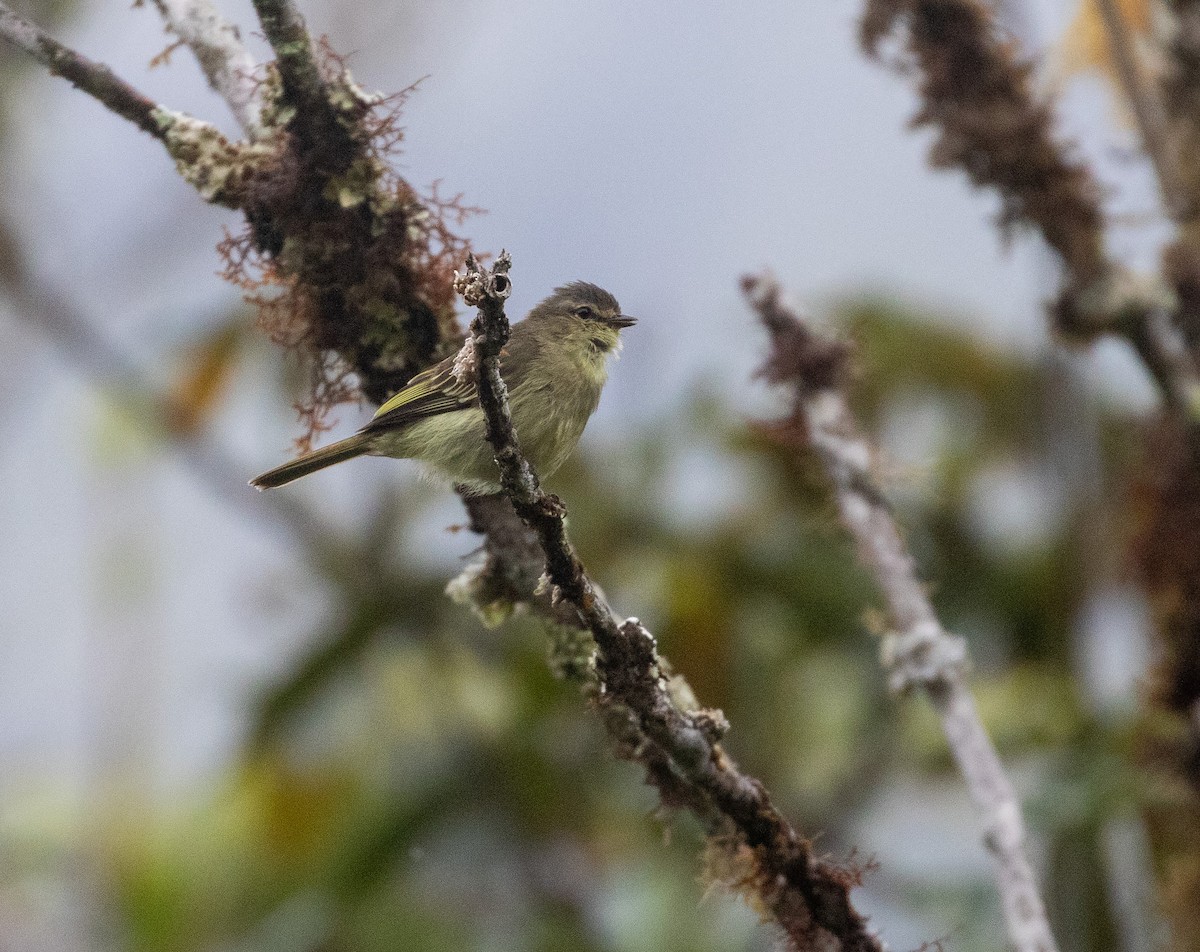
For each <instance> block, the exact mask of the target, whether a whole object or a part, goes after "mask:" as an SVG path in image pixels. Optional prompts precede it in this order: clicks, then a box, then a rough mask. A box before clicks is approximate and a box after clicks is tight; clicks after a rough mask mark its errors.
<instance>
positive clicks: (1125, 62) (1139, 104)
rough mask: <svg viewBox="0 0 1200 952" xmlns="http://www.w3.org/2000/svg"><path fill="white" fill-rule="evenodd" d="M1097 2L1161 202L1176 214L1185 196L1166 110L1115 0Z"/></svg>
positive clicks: (1183, 205) (1183, 210)
mask: <svg viewBox="0 0 1200 952" xmlns="http://www.w3.org/2000/svg"><path fill="white" fill-rule="evenodd" d="M1096 5H1097V6H1098V7H1099V9H1100V16H1101V18H1102V19H1103V20H1104V29H1105V32H1106V33H1107V34H1108V47H1109V49H1110V50H1111V51H1112V61H1113V65H1114V66H1115V67H1116V70H1117V78H1118V79H1119V80H1120V83H1121V87H1122V88H1123V89H1124V90H1125V96H1126V97H1127V98H1128V99H1129V105H1130V107H1131V108H1132V109H1133V119H1134V122H1136V123H1137V127H1138V133H1139V134H1140V135H1141V138H1142V145H1143V146H1144V147H1145V149H1146V155H1147V156H1149V158H1150V163H1151V164H1152V165H1153V166H1154V172H1155V175H1156V176H1157V178H1158V187H1159V189H1160V190H1161V192H1162V197H1163V203H1164V204H1165V205H1166V207H1167V209H1168V210H1169V211H1170V213H1171V215H1172V217H1178V216H1180V215H1182V214H1185V213H1186V212H1187V207H1188V198H1187V195H1186V194H1185V192H1184V190H1183V185H1182V183H1181V182H1180V179H1179V172H1178V170H1177V169H1176V168H1175V163H1174V161H1173V157H1172V155H1171V148H1170V142H1169V140H1168V133H1167V116H1166V112H1165V111H1164V110H1163V107H1162V102H1161V101H1160V100H1159V99H1158V97H1157V96H1156V95H1155V92H1156V90H1153V89H1152V87H1151V85H1150V84H1149V83H1148V82H1147V81H1146V76H1145V73H1144V71H1143V70H1142V68H1141V66H1140V64H1139V63H1138V61H1137V54H1136V51H1135V50H1134V47H1133V44H1134V38H1133V35H1132V34H1131V32H1130V29H1129V24H1127V23H1126V22H1125V17H1124V16H1123V15H1122V14H1121V10H1120V7H1119V6H1118V5H1117V2H1116V0H1096Z"/></svg>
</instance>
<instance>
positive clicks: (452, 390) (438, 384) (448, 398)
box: [362, 357, 477, 433]
mask: <svg viewBox="0 0 1200 952" xmlns="http://www.w3.org/2000/svg"><path fill="white" fill-rule="evenodd" d="M453 370H454V358H453V357H448V358H447V359H445V360H443V361H442V362H441V363H438V364H434V365H433V366H432V367H429V368H428V369H426V370H422V371H421V372H420V373H419V374H417V375H416V376H415V377H413V378H412V380H410V381H409V382H408V386H406V387H405V388H404V389H403V390H401V391H400V392H398V393H396V394H394V395H393V396H392V397H391V398H390V399H388V401H387V402H386V403H384V404H383V406H381V407H380V408H379V409H378V410H377V411H376V413H375V416H374V417H373V418H372V419H371V422H370V423H368V424H367V425H366V426H365V427H363V429H362V432H364V433H377V432H379V431H381V430H395V429H399V428H400V427H403V426H407V425H408V424H410V423H413V422H415V421H417V420H423V419H426V418H427V417H431V416H437V415H438V414H439V413H452V412H453V411H455V410H464V409H466V408H467V407H470V406H473V405H474V404H475V403H476V402H477V396H476V392H475V381H474V380H473V379H470V375H467V374H464V375H463V376H464V377H467V378H468V379H465V380H459V379H458V378H457V377H456V376H455V375H454V373H453Z"/></svg>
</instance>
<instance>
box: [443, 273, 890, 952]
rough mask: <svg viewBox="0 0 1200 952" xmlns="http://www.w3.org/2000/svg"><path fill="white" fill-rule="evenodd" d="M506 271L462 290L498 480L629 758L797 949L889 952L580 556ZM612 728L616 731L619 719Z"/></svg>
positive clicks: (465, 283)
mask: <svg viewBox="0 0 1200 952" xmlns="http://www.w3.org/2000/svg"><path fill="white" fill-rule="evenodd" d="M509 266H510V259H509V257H508V255H507V254H501V256H500V257H499V259H497V261H496V263H495V265H494V266H493V267H492V268H491V269H489V270H487V271H485V270H483V269H481V268H480V267H479V265H478V264H477V263H476V262H475V260H474V259H473V258H470V259H468V263H467V271H466V274H465V275H462V276H460V277H459V278H458V279H457V280H456V289H457V290H458V291H459V292H460V293H462V294H463V296H464V299H465V300H466V301H467V303H468V304H471V305H475V306H477V307H478V308H479V313H478V315H477V316H476V318H475V320H474V321H473V322H472V324H471V331H472V335H473V341H474V347H475V353H476V355H477V360H478V373H479V396H480V404H481V405H482V407H483V410H484V413H485V416H486V418H487V435H488V441H489V442H490V443H491V445H492V447H493V449H494V450H495V453H496V462H497V463H498V465H499V467H500V472H501V484H502V486H503V487H504V491H505V493H506V495H507V496H508V498H509V500H510V501H511V502H512V506H513V508H514V509H515V510H516V512H517V513H518V514H519V515H520V516H521V518H522V519H523V520H525V522H526V523H527V524H528V525H529V526H530V528H532V529H533V531H534V532H535V533H536V535H537V538H538V541H539V543H540V546H541V549H542V552H543V553H544V556H545V566H546V575H547V580H548V582H549V584H550V585H551V586H553V591H554V593H555V595H556V597H557V598H558V599H559V600H560V601H561V602H565V603H567V604H569V605H570V606H572V608H573V609H574V611H575V612H576V613H577V614H578V616H579V619H580V620H581V622H582V623H583V624H584V625H585V626H586V628H587V630H588V631H590V632H591V634H592V636H593V637H594V638H595V642H596V647H597V654H596V658H595V670H596V674H597V675H598V677H599V681H600V691H599V697H598V704H599V706H600V707H601V712H602V714H604V712H605V711H606V710H607V711H610V712H611V711H612V709H613V708H617V709H624V710H625V711H626V712H627V713H628V714H629V715H630V716H631V717H632V719H633V721H634V724H635V726H636V729H637V730H638V731H639V733H640V735H641V737H642V739H643V740H642V743H641V744H640V745H639V749H637V750H635V751H631V752H628V753H629V755H630V756H632V757H633V758H634V759H637V760H638V761H639V762H641V763H642V764H643V765H644V766H645V767H646V769H647V774H648V776H649V777H650V779H651V780H652V781H653V782H654V783H656V784H657V785H658V786H659V789H660V791H662V792H663V793H664V798H666V795H667V794H668V792H669V795H670V800H669V802H672V803H674V804H676V805H686V806H688V807H689V809H692V810H693V811H694V812H696V813H697V815H698V816H699V817H700V818H701V820H702V821H704V822H705V823H706V825H708V826H709V828H710V832H711V833H713V834H716V835H714V836H712V838H711V839H710V843H717V842H719V839H718V838H719V837H724V838H730V839H732V840H733V841H734V843H735V844H736V846H737V851H738V852H739V853H742V854H744V855H745V856H746V858H747V859H749V860H750V861H751V870H752V871H751V873H750V875H749V876H747V877H744V879H743V882H742V883H741V885H742V886H743V888H747V889H751V890H752V891H753V893H754V895H755V896H756V898H757V900H758V902H760V903H761V904H762V905H763V906H764V907H765V908H766V909H769V910H770V911H771V912H772V914H773V915H774V917H775V919H776V921H777V922H778V923H779V924H780V925H781V926H782V928H783V929H784V931H785V933H786V934H787V935H788V937H789V938H790V940H791V941H792V943H793V944H794V946H795V948H797V949H805V950H807V949H812V948H824V947H827V945H828V943H829V941H830V939H831V938H832V939H835V940H836V941H837V943H838V946H837V947H838V948H840V949H843V950H847V952H848V950H864V952H865V950H873V952H881V949H882V945H881V944H880V942H879V940H878V938H877V937H876V936H875V935H874V934H873V933H872V932H871V930H870V929H869V928H868V927H867V922H866V920H865V919H864V918H863V916H861V915H860V914H859V913H858V912H857V911H856V910H855V909H854V907H853V905H852V904H851V902H850V896H849V893H850V889H851V888H852V886H853V885H855V884H856V882H857V877H856V876H855V875H854V874H853V873H852V872H850V871H847V870H843V869H839V868H837V867H834V866H832V865H831V864H829V863H827V862H825V861H823V860H819V859H816V858H814V857H813V855H812V851H811V847H810V844H809V842H808V841H807V840H805V839H804V838H803V837H801V836H800V835H799V834H798V833H797V832H796V831H795V830H794V829H793V828H792V827H791V825H790V824H788V822H787V821H786V820H785V819H784V818H783V817H782V816H781V815H780V814H779V812H778V811H777V810H776V809H775V807H774V806H773V805H772V804H771V801H770V798H769V796H768V795H767V792H766V790H765V789H764V788H763V786H762V784H761V783H759V782H758V781H757V780H755V779H753V778H752V777H749V776H747V775H746V774H743V773H742V772H740V771H739V770H738V769H737V767H736V766H735V765H734V764H733V762H732V761H731V760H730V758H729V757H728V755H726V754H725V752H724V751H723V750H722V748H721V746H720V744H719V743H717V738H718V737H719V736H720V733H721V732H722V730H723V728H724V727H725V726H727V725H724V719H723V717H722V716H721V715H720V714H719V712H712V711H703V710H684V709H682V708H681V707H680V706H679V704H678V703H677V702H676V700H675V699H674V698H673V697H672V695H671V693H670V692H669V691H668V689H667V688H668V685H667V679H666V677H665V676H664V673H663V672H664V670H665V662H664V660H663V659H661V658H660V657H659V656H658V653H657V650H656V646H655V642H654V638H653V637H652V636H651V634H650V633H649V632H648V631H647V630H646V629H645V627H643V626H642V624H641V623H640V622H639V621H638V620H637V619H636V618H629V619H625V620H621V619H620V618H618V617H617V616H616V615H615V614H614V613H613V611H612V609H611V608H610V607H609V606H608V604H607V603H606V602H605V600H604V598H603V596H602V595H601V594H600V592H599V591H598V590H597V588H596V586H595V585H594V584H593V582H592V580H591V579H590V578H589V577H588V575H587V573H586V571H585V570H584V567H583V565H582V564H581V563H580V561H579V559H578V557H577V556H576V554H575V550H574V549H573V547H572V546H571V543H570V541H569V540H568V539H567V536H566V530H565V527H564V524H563V517H564V515H565V513H566V510H565V508H564V506H563V505H562V503H561V502H560V501H559V500H558V499H557V497H554V496H548V495H547V494H546V493H544V492H543V491H542V489H541V487H540V485H539V483H538V478H537V474H536V473H535V472H534V471H533V469H532V467H531V466H530V465H529V462H528V460H526V459H525V457H524V455H523V454H522V453H521V450H520V446H519V444H518V442H517V434H516V433H515V432H514V430H513V425H512V417H511V414H510V412H509V409H508V398H507V388H506V387H505V384H504V380H503V378H502V377H501V375H500V361H499V357H500V351H501V348H503V346H504V344H505V342H506V341H507V340H508V335H509V324H508V318H507V317H506V315H505V313H504V301H505V299H506V298H507V297H508V294H509V291H510V289H511V283H510V281H509V278H508V270H509ZM605 721H606V724H607V725H609V726H610V729H611V724H612V721H611V720H610V719H609V718H608V717H606V718H605ZM714 821H715V823H716V824H718V825H715V826H714Z"/></svg>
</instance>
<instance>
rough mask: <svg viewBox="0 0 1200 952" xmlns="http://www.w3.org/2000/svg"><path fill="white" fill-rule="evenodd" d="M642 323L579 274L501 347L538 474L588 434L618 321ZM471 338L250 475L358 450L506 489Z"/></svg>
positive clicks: (275, 480) (330, 460)
mask: <svg viewBox="0 0 1200 952" xmlns="http://www.w3.org/2000/svg"><path fill="white" fill-rule="evenodd" d="M635 323H637V321H636V319H635V318H632V317H629V316H627V315H625V314H622V313H621V306H620V305H619V304H618V303H617V299H616V298H614V297H613V296H612V295H611V294H609V293H608V292H607V291H605V290H604V289H603V288H599V287H597V286H596V285H594V284H588V283H586V282H584V281H576V282H574V283H572V284H567V285H564V286H563V287H561V288H557V289H555V291H554V293H553V294H551V295H550V297H548V298H546V300H544V301H542V303H541V304H539V305H538V306H537V307H535V308H534V309H533V310H532V311H530V312H529V316H528V317H526V318H525V320H523V321H521V322H520V323H519V324H515V325H513V328H512V336H511V337H510V338H509V341H508V344H507V346H506V347H505V348H504V350H503V351H502V352H501V354H500V374H501V376H502V377H503V378H504V381H505V383H506V384H507V385H508V401H509V406H510V407H511V409H512V419H513V426H514V427H515V428H516V431H517V438H518V439H519V440H520V443H521V449H522V451H523V452H524V453H525V456H526V457H527V458H528V459H529V462H530V463H532V464H533V467H534V469H536V470H537V472H538V474H539V475H541V476H549V475H550V474H551V473H553V472H554V471H555V470H556V469H558V468H559V467H560V466H561V465H562V464H563V463H564V462H566V459H567V457H568V456H570V455H571V451H572V450H573V449H575V444H576V443H578V442H579V437H580V436H581V435H582V434H583V428H584V427H585V426H586V425H587V421H588V418H589V417H591V415H592V413H593V412H595V410H596V406H597V405H598V404H599V402H600V391H601V390H602V389H603V388H604V384H605V382H606V381H607V380H608V358H609V357H612V356H615V355H616V354H617V352H618V351H619V350H620V349H621V330H622V329H623V328H626V327H631V326H633V325H634V324H635ZM472 355H473V350H472V349H471V342H470V341H468V342H467V347H465V348H464V349H463V350H462V351H460V352H459V353H458V354H457V355H455V356H452V357H447V358H446V359H445V360H443V361H442V362H441V363H439V364H435V365H434V366H432V367H430V368H428V369H426V370H423V371H421V372H420V373H419V374H417V375H416V376H415V377H413V378H412V380H410V381H409V382H408V385H407V386H406V387H405V388H404V389H403V390H401V391H400V392H399V393H397V394H395V395H394V396H393V397H392V398H391V399H390V400H388V401H387V403H385V404H383V406H381V407H380V408H379V410H378V412H377V413H376V414H375V416H374V417H373V418H372V420H371V422H370V423H368V424H367V425H366V426H364V427H363V428H362V429H361V430H359V431H358V432H357V433H355V434H354V435H353V436H351V437H348V438H346V439H344V440H339V441H338V442H337V443H332V444H330V445H329V446H326V447H324V448H322V449H319V450H314V451H313V452H311V453H306V454H305V455H303V456H301V457H298V458H297V459H294V460H292V461H291V462H290V463H284V464H283V465H282V466H278V467H276V468H275V469H272V470H270V471H268V472H266V473H263V474H262V475H261V476H257V477H255V478H254V479H252V480H251V481H250V485H251V486H255V487H257V488H258V489H271V488H273V487H275V486H282V485H284V484H285V483H290V482H291V481H292V480H294V479H299V478H300V477H301V476H307V475H308V474H309V473H314V472H316V471H317V470H319V469H324V468H325V467H326V466H332V465H334V464H335V463H341V462H343V461H345V460H348V459H353V458H354V457H356V456H363V455H367V456H391V457H395V458H399V459H415V460H420V461H421V462H423V463H425V464H426V465H427V466H429V467H430V468H431V469H432V470H433V471H434V472H435V473H440V474H441V475H443V476H446V477H449V479H451V480H452V481H453V482H455V483H458V484H461V485H463V486H465V487H466V488H467V490H468V491H470V492H473V493H492V492H498V491H499V490H500V470H499V468H498V467H497V466H496V461H495V459H494V458H493V453H492V447H491V444H489V443H488V441H487V437H486V435H485V424H484V417H483V410H482V409H481V408H480V406H479V396H478V393H477V392H476V387H475V382H476V374H477V372H478V371H477V370H476V364H475V361H474V360H473V359H471V358H472Z"/></svg>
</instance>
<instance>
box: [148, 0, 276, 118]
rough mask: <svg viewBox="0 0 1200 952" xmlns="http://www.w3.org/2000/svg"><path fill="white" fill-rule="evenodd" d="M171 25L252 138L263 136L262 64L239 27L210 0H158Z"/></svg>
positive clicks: (157, 5)
mask: <svg viewBox="0 0 1200 952" xmlns="http://www.w3.org/2000/svg"><path fill="white" fill-rule="evenodd" d="M154 6H155V7H156V8H157V9H158V12H159V14H160V15H161V16H162V18H163V20H164V21H165V22H166V24H167V28H168V29H169V30H170V31H171V32H172V33H174V34H175V35H176V36H177V37H179V39H180V40H182V41H183V42H184V43H185V44H186V45H187V46H188V47H189V48H190V49H191V51H192V53H194V54H195V56H196V61H197V62H198V63H199V64H200V69H201V70H203V72H204V76H205V78H206V79H207V80H208V85H209V86H211V87H212V88H213V90H214V91H215V92H216V93H217V95H218V96H220V97H221V98H222V99H224V100H225V102H226V103H227V104H228V105H229V108H230V110H231V111H232V112H233V115H234V117H235V118H236V119H237V121H238V125H240V126H241V127H242V131H243V132H245V133H246V135H247V136H248V137H249V138H250V139H259V138H261V137H262V135H263V132H264V129H263V124H262V113H263V96H262V83H261V82H259V80H258V79H257V78H256V77H255V71H256V70H257V69H258V64H257V63H255V62H254V57H252V56H251V55H250V53H249V51H248V50H247V49H246V47H245V45H244V44H243V43H242V37H241V33H240V32H239V31H238V28H237V27H236V26H234V25H233V24H232V23H230V22H229V21H228V20H226V19H225V18H224V17H223V16H221V14H220V12H219V11H218V10H217V8H216V7H214V6H213V5H212V4H211V3H210V2H209V0H154Z"/></svg>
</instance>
